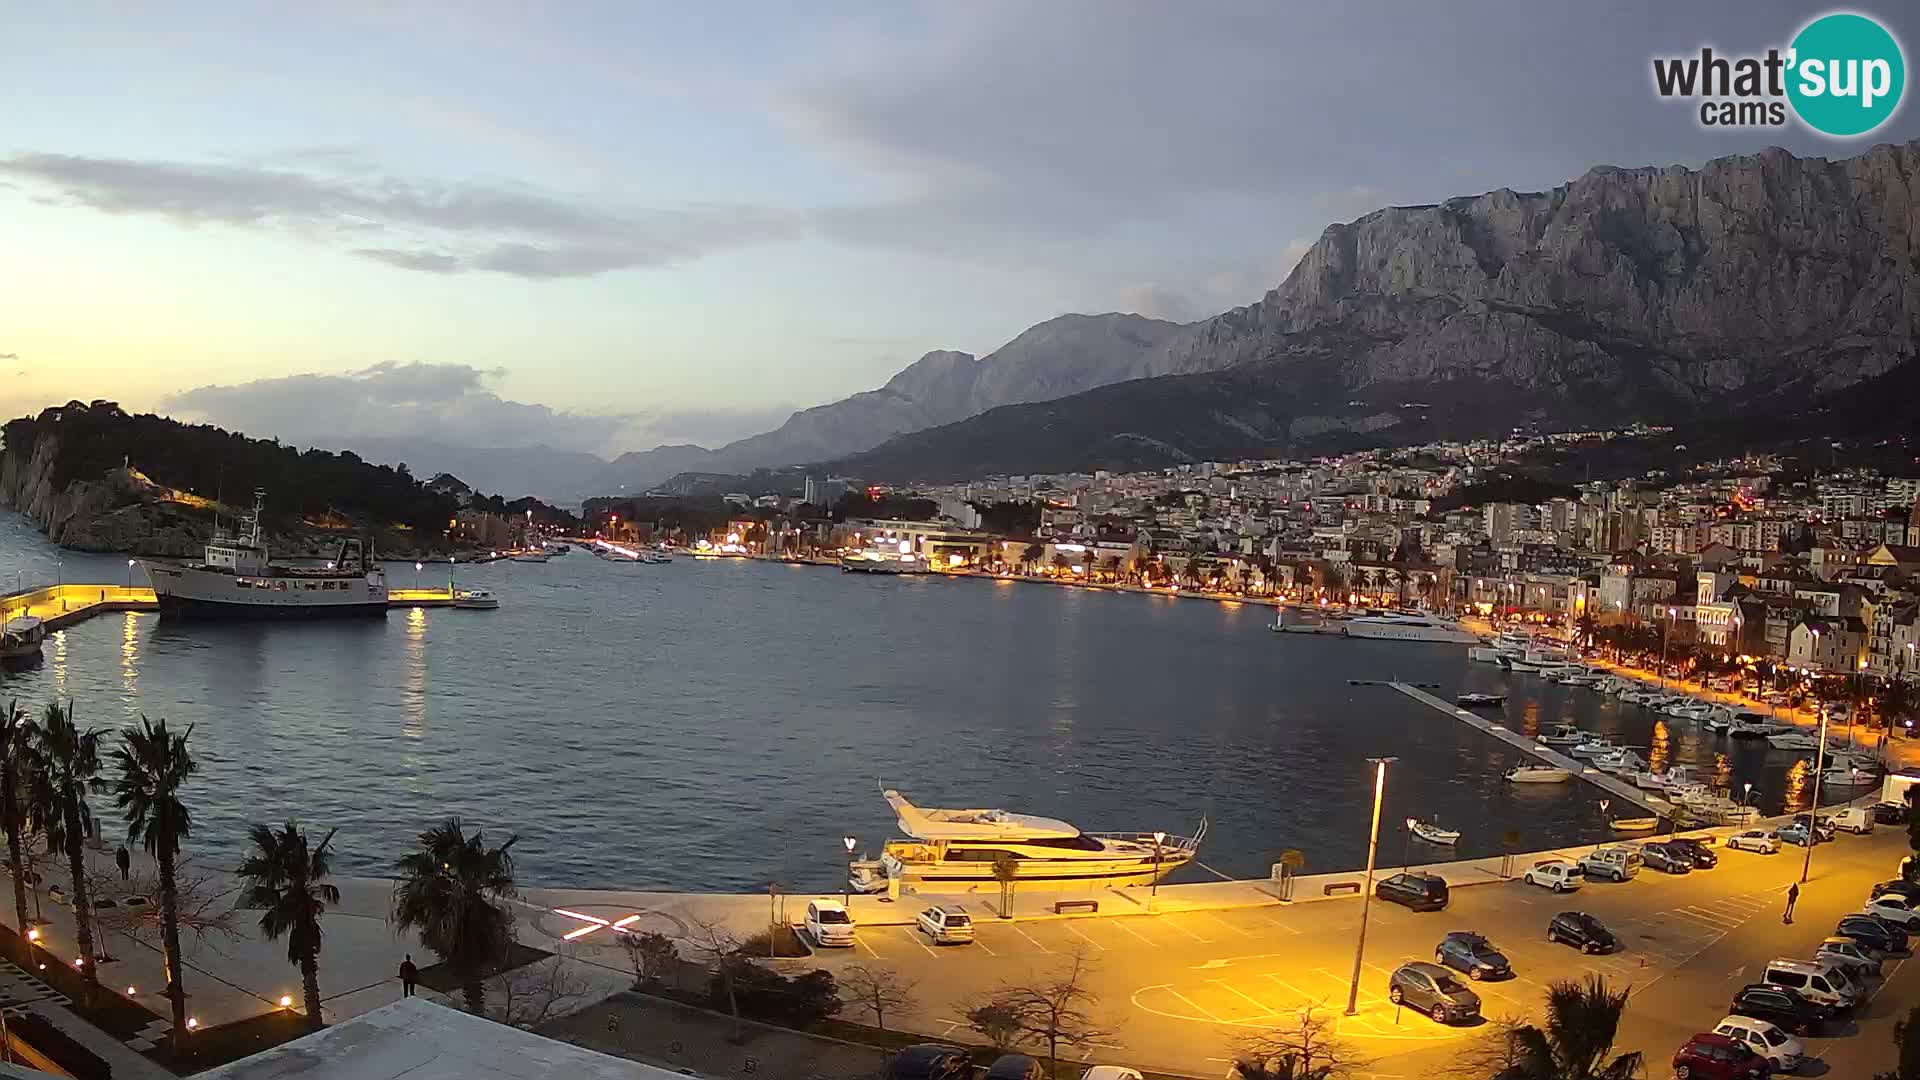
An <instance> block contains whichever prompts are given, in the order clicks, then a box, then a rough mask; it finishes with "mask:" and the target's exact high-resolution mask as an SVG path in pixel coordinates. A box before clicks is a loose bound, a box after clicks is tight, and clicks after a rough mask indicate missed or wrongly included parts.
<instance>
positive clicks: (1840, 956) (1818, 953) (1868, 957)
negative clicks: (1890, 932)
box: [1813, 934, 1880, 975]
mask: <svg viewBox="0 0 1920 1080" xmlns="http://www.w3.org/2000/svg"><path fill="white" fill-rule="evenodd" d="M1813 958H1814V960H1816V961H1826V962H1830V963H1835V964H1839V965H1840V966H1841V967H1844V968H1846V969H1847V971H1848V974H1851V975H1878V974H1880V956H1879V954H1878V952H1877V951H1876V950H1874V949H1872V948H1870V947H1868V946H1866V945H1862V944H1861V943H1860V942H1858V941H1855V940H1854V939H1852V938H1850V937H1847V936H1846V935H1844V934H1835V935H1834V936H1832V937H1829V938H1827V939H1826V940H1824V941H1822V942H1821V943H1820V944H1819V945H1817V946H1815V947H1814V950H1813Z"/></svg>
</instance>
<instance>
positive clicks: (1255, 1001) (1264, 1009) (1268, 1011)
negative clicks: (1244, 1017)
mask: <svg viewBox="0 0 1920 1080" xmlns="http://www.w3.org/2000/svg"><path fill="white" fill-rule="evenodd" d="M1207 981H1208V982H1211V983H1212V984H1213V985H1215V986H1218V987H1219V988H1220V989H1222V990H1225V991H1226V992H1227V993H1229V994H1232V995H1234V996H1235V997H1238V998H1239V999H1241V1000H1242V1001H1246V1002H1250V1003H1251V1004H1252V1005H1253V1007H1254V1008H1256V1009H1259V1010H1260V1015H1259V1016H1254V1017H1248V1019H1251V1020H1259V1019H1262V1018H1265V1017H1268V1016H1278V1015H1279V1010H1278V1009H1275V1008H1274V1007H1273V1006H1271V1005H1269V1004H1267V1003H1266V1002H1264V1001H1261V1000H1260V999H1259V998H1257V997H1254V996H1253V995H1252V994H1249V993H1247V992H1246V991H1244V990H1242V989H1240V988H1239V987H1237V986H1234V985H1233V984H1232V983H1228V982H1222V981H1221V980H1219V979H1209V980H1207Z"/></svg>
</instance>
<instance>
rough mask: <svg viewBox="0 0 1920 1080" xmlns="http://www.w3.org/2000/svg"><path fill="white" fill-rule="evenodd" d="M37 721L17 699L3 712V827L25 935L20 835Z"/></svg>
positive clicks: (0, 772)
mask: <svg viewBox="0 0 1920 1080" xmlns="http://www.w3.org/2000/svg"><path fill="white" fill-rule="evenodd" d="M32 732H33V721H32V720H31V719H30V718H29V717H28V715H27V712H26V710H25V709H22V708H21V707H20V703H19V702H17V701H10V702H8V703H7V707H6V710H5V711H4V712H0V829H4V830H5V831H6V834H7V871H8V873H10V874H11V875H12V876H13V909H14V914H15V917H16V919H17V921H16V922H15V923H14V924H13V925H14V926H15V927H16V928H18V929H19V931H20V936H21V937H22V938H24V937H26V936H27V872H26V857H25V855H24V854H23V853H22V850H21V843H20V834H21V833H22V832H24V831H25V829H24V824H25V823H24V822H23V821H22V819H21V813H20V803H21V796H22V794H23V791H22V788H23V787H24V786H25V778H26V769H25V768H24V766H25V764H26V762H27V759H28V755H29V753H30V751H31V747H30V746H29V745H28V738H29V736H30V735H31V734H32Z"/></svg>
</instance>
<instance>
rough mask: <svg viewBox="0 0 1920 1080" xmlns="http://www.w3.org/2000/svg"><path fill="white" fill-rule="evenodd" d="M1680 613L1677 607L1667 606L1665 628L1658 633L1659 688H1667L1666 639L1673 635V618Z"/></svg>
mask: <svg viewBox="0 0 1920 1080" xmlns="http://www.w3.org/2000/svg"><path fill="white" fill-rule="evenodd" d="M1679 613H1680V609H1679V608H1675V607H1668V608H1667V629H1666V631H1665V632H1663V633H1662V634H1661V635H1660V689H1662V690H1665V689H1666V688H1667V641H1668V640H1669V639H1671V638H1672V637H1673V619H1674V616H1676V615H1678V614H1679Z"/></svg>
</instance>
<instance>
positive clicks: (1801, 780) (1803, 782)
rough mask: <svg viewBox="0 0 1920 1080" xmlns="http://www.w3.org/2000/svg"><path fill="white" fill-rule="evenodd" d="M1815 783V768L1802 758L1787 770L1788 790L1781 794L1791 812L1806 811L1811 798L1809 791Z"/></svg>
mask: <svg viewBox="0 0 1920 1080" xmlns="http://www.w3.org/2000/svg"><path fill="white" fill-rule="evenodd" d="M1812 782H1813V766H1812V765H1809V764H1808V763H1807V759H1806V758H1801V759H1800V760H1799V761H1796V762H1794V763H1793V768H1791V769H1788V770H1787V786H1786V790H1785V791H1783V792H1781V801H1782V802H1783V803H1784V804H1785V805H1786V808H1787V809H1788V810H1789V811H1792V810H1805V809H1806V808H1807V805H1808V802H1809V800H1810V798H1811V796H1810V795H1809V790H1810V788H1811V787H1812Z"/></svg>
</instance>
